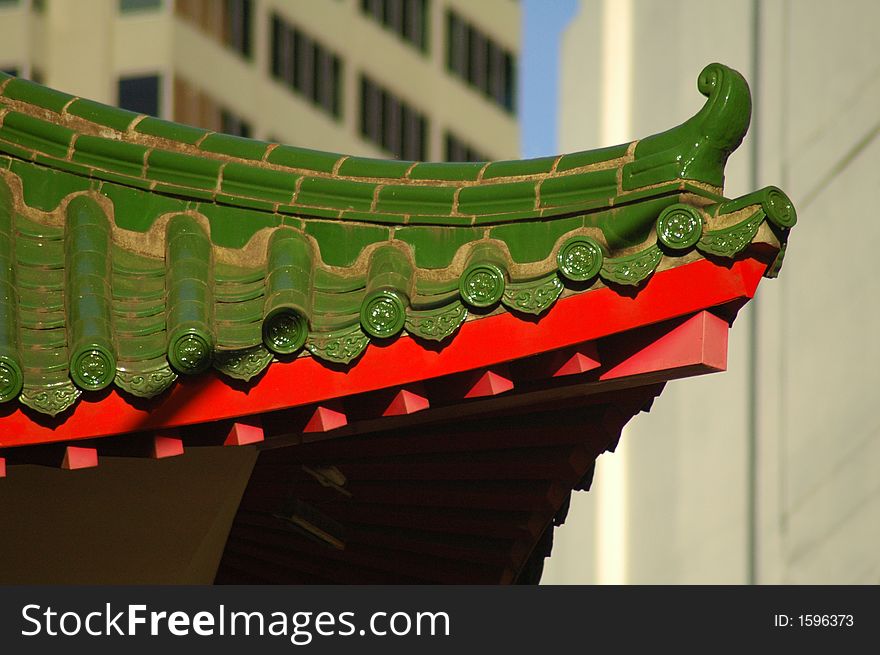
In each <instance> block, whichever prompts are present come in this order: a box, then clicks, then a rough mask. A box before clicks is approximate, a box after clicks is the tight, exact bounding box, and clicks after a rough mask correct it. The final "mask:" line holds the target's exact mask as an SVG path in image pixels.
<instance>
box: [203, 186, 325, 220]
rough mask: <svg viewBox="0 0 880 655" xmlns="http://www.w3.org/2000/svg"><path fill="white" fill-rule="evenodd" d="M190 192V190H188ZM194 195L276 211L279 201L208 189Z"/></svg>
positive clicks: (239, 205) (261, 209) (235, 204)
mask: <svg viewBox="0 0 880 655" xmlns="http://www.w3.org/2000/svg"><path fill="white" fill-rule="evenodd" d="M187 193H190V192H187ZM192 195H193V197H198V198H204V199H206V200H208V199H209V200H214V201H215V202H218V203H222V204H225V205H229V206H232V207H247V208H249V209H257V210H260V211H263V212H274V211H275V208H276V206H277V205H278V203H277V201H272V200H255V199H253V198H246V197H244V196H240V195H232V194H229V193H211V192H208V191H205V192H202V193H200V194H192ZM338 213H339V212H333V216H337V215H338Z"/></svg>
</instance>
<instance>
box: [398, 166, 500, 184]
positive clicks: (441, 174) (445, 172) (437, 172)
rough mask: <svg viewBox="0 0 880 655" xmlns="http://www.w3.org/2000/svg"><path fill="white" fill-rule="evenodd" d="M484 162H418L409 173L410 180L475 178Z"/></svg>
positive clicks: (469, 179)
mask: <svg viewBox="0 0 880 655" xmlns="http://www.w3.org/2000/svg"><path fill="white" fill-rule="evenodd" d="M485 166H486V164H485V162H474V163H460V162H433V161H426V162H419V163H418V164H416V165H415V167H414V168H413V169H412V170H411V171H410V173H409V176H408V177H409V179H411V180H450V181H457V180H468V181H471V180H476V179H477V178H478V177H479V176H480V171H481V170H483V168H484V167H485Z"/></svg>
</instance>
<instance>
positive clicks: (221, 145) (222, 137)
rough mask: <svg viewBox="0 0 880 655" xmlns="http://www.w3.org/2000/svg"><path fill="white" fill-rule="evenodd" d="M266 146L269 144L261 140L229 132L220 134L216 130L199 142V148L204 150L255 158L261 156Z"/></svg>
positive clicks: (243, 157) (258, 158) (264, 152)
mask: <svg viewBox="0 0 880 655" xmlns="http://www.w3.org/2000/svg"><path fill="white" fill-rule="evenodd" d="M268 147H269V144H268V143H265V142H263V141H254V140H253V139H245V138H243V137H240V136H232V135H230V134H220V133H216V132H215V133H214V134H209V135H208V136H207V137H205V139H204V140H203V141H202V142H201V144H199V148H201V149H202V150H204V151H206V152H214V153H219V154H222V155H230V156H232V157H241V158H242V159H256V160H260V159H262V158H263V155H265V154H266V149H267V148H268Z"/></svg>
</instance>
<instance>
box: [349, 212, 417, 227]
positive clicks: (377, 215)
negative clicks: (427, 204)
mask: <svg viewBox="0 0 880 655" xmlns="http://www.w3.org/2000/svg"><path fill="white" fill-rule="evenodd" d="M339 218H340V220H343V221H360V222H363V223H386V224H389V225H402V224H403V223H405V222H406V217H405V215H404V214H387V213H385V212H362V211H352V210H345V211H343V212H342V213H341V214H340V215H339Z"/></svg>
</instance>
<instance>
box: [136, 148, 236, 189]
mask: <svg viewBox="0 0 880 655" xmlns="http://www.w3.org/2000/svg"><path fill="white" fill-rule="evenodd" d="M221 166H222V163H221V162H219V161H217V160H216V159H204V158H202V157H196V156H194V155H184V154H182V153H179V152H169V151H167V150H153V151H152V152H151V153H150V154H149V155H148V157H147V177H148V178H150V179H151V180H160V181H162V182H171V183H173V184H179V185H182V186H189V187H196V188H199V189H213V188H214V187H216V186H217V177H218V175H219V174H220V167H221Z"/></svg>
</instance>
